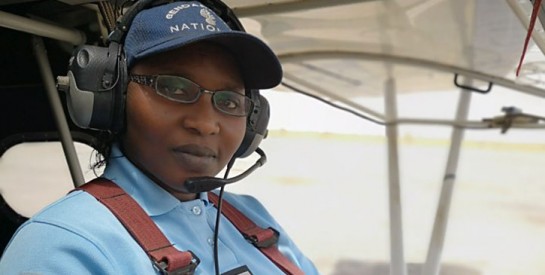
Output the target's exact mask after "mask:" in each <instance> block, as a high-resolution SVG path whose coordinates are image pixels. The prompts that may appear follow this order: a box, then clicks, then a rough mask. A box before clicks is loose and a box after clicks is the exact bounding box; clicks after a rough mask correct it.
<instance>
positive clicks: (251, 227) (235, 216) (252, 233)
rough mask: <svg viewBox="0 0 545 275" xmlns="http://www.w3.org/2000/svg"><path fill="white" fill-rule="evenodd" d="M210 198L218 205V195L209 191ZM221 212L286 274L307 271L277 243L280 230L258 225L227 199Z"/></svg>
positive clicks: (300, 273)
mask: <svg viewBox="0 0 545 275" xmlns="http://www.w3.org/2000/svg"><path fill="white" fill-rule="evenodd" d="M208 199H209V200H210V201H211V202H212V203H214V205H215V206H216V207H217V206H218V200H219V198H218V196H217V195H216V194H214V193H212V192H208ZM221 213H223V215H225V217H227V219H229V221H231V223H232V224H233V225H234V226H235V227H236V228H237V229H238V231H240V232H241V233H242V235H243V236H244V238H246V239H247V240H249V241H250V242H251V243H252V244H253V245H255V246H256V247H257V248H258V249H259V250H261V252H262V253H263V254H265V256H267V258H269V260H271V261H272V262H273V263H274V264H276V266H277V267H278V268H280V269H281V270H282V271H283V272H284V273H286V274H292V275H304V274H305V273H304V272H303V271H302V270H301V269H299V268H298V267H297V266H296V265H294V264H293V263H292V262H291V261H290V260H288V259H287V258H286V257H285V256H284V255H282V253H280V251H278V247H277V246H276V243H277V242H278V232H277V231H276V230H274V229H273V228H271V227H269V228H267V229H264V228H261V227H259V226H257V225H256V224H255V223H254V222H252V221H251V220H250V219H248V218H247V217H246V216H245V215H244V214H242V212H240V211H239V210H238V209H236V208H235V207H233V206H232V205H231V204H230V203H229V202H227V201H226V200H223V201H222V207H221Z"/></svg>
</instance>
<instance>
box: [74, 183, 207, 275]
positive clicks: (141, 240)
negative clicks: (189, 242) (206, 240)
mask: <svg viewBox="0 0 545 275" xmlns="http://www.w3.org/2000/svg"><path fill="white" fill-rule="evenodd" d="M78 189H79V190H83V191H86V192H87V193H89V194H91V195H93V196H94V197H95V198H96V199H97V200H98V201H100V202H101V203H102V204H104V205H105V206H106V207H107V208H108V209H109V210H110V211H111V212H112V213H113V214H114V215H115V216H116V217H117V219H118V220H119V221H120V222H121V223H122V224H123V225H124V226H125V228H126V229H127V231H129V233H130V234H131V235H132V237H133V238H134V239H135V240H136V241H137V242H138V244H140V246H141V247H142V248H143V249H144V251H146V253H147V254H148V256H150V258H151V259H152V260H153V263H154V264H155V266H156V267H157V268H158V269H159V270H160V271H161V272H162V273H163V274H180V275H181V274H193V273H194V271H195V268H197V265H198V264H199V262H200V260H199V258H198V257H196V256H195V255H194V254H193V252H191V251H185V252H182V251H179V250H177V249H176V248H174V246H173V245H172V244H171V243H170V242H169V241H168V239H167V238H166V237H165V235H163V233H162V232H161V230H160V229H159V228H158V227H157V225H155V223H154V222H153V221H152V220H151V218H150V217H149V216H148V215H147V214H146V212H144V210H143V209H142V208H141V207H140V205H138V203H137V202H136V201H135V200H134V199H133V198H132V197H131V196H129V195H128V194H127V193H125V191H123V189H121V188H120V187H119V186H117V185H116V184H114V183H113V182H111V181H109V180H107V179H102V178H98V179H95V180H93V181H91V182H89V183H87V184H85V185H83V186H81V187H79V188H78Z"/></svg>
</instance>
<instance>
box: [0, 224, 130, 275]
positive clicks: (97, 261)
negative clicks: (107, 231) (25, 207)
mask: <svg viewBox="0 0 545 275" xmlns="http://www.w3.org/2000/svg"><path fill="white" fill-rule="evenodd" d="M0 274H4V275H11V274H44V275H46V274H47V275H49V274H51V275H53V274H121V273H120V272H119V270H116V268H115V265H113V264H112V263H111V262H110V261H109V260H108V257H106V255H105V254H104V253H103V252H102V251H101V249H100V248H99V247H98V246H97V245H95V244H94V243H93V242H92V241H91V240H89V239H88V238H85V237H84V236H81V235H79V234H77V233H75V232H72V231H70V230H68V229H66V228H62V227H59V226H57V225H54V224H48V223H42V222H33V221H30V222H27V223H26V224H24V225H23V226H22V227H21V228H19V229H18V230H17V232H16V233H15V235H14V237H13V238H12V240H11V241H10V243H9V244H8V246H7V247H6V250H5V251H4V254H3V255H2V258H1V259H0Z"/></svg>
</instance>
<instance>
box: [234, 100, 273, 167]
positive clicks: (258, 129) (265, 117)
mask: <svg viewBox="0 0 545 275" xmlns="http://www.w3.org/2000/svg"><path fill="white" fill-rule="evenodd" d="M251 94H252V95H253V96H252V98H255V99H254V101H255V102H256V103H255V105H254V109H253V110H252V113H251V114H250V115H249V116H248V120H247V123H246V133H245V135H244V139H243V140H242V144H241V145H240V147H239V148H238V150H237V152H236V153H235V157H237V158H245V157H247V156H249V155H251V154H252V153H253V152H254V151H255V150H256V149H257V147H259V144H260V143H261V141H262V140H263V139H264V138H266V137H267V133H268V129H267V126H268V125H269V118H270V108H269V102H268V101H267V99H266V98H265V97H264V96H262V95H260V94H259V91H258V90H253V91H252V92H251Z"/></svg>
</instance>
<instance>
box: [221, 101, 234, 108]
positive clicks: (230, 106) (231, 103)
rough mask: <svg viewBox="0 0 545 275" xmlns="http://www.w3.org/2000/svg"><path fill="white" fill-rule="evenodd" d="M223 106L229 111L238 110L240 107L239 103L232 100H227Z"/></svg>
mask: <svg viewBox="0 0 545 275" xmlns="http://www.w3.org/2000/svg"><path fill="white" fill-rule="evenodd" d="M223 105H224V106H225V107H226V108H229V109H236V108H237V107H238V103H236V102H234V101H232V100H226V101H225V102H224V103H223Z"/></svg>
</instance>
